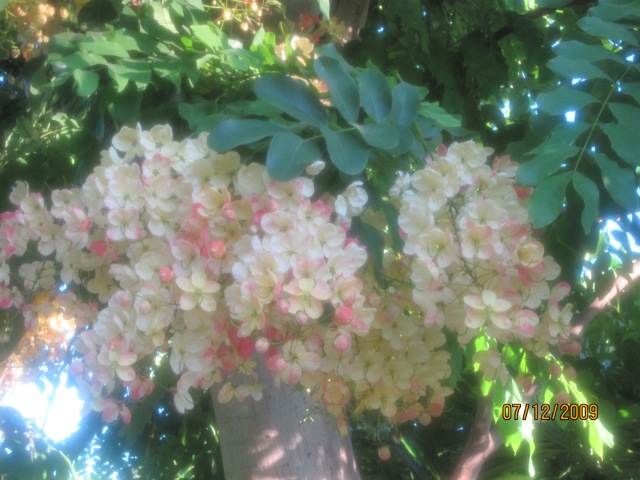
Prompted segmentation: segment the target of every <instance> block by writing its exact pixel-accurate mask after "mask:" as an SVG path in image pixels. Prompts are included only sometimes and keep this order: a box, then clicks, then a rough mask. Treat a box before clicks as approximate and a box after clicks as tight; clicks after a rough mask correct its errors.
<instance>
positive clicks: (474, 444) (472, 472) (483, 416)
mask: <svg viewBox="0 0 640 480" xmlns="http://www.w3.org/2000/svg"><path fill="white" fill-rule="evenodd" d="M492 404H493V401H492V399H491V397H478V410H477V412H476V418H475V420H474V422H473V426H472V427H471V431H470V432H469V438H468V439H467V445H466V447H465V449H464V452H463V453H462V456H461V457H460V460H459V461H458V465H457V467H456V470H455V472H454V473H453V476H452V477H451V478H452V479H455V480H475V479H476V478H478V475H479V474H480V470H481V469H482V466H483V465H484V462H485V461H486V460H487V458H489V456H491V454H492V453H493V452H495V451H496V450H497V449H498V448H499V447H500V444H501V442H502V441H501V440H500V435H499V434H498V431H497V429H496V428H495V427H494V426H493V414H492V410H491V409H492V406H493V405H492Z"/></svg>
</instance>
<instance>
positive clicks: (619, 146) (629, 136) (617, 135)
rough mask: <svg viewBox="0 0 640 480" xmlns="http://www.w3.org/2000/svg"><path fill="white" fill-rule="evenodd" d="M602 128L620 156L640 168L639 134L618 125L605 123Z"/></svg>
mask: <svg viewBox="0 0 640 480" xmlns="http://www.w3.org/2000/svg"><path fill="white" fill-rule="evenodd" d="M600 128H602V130H604V133H606V134H607V137H609V140H610V141H611V146H612V147H613V149H614V150H615V152H616V153H617V154H618V156H619V157H620V158H621V159H622V160H624V161H625V162H627V163H628V164H629V165H631V166H633V167H638V166H640V143H638V132H637V131H634V130H631V129H630V128H627V127H626V126H625V125H621V124H616V123H604V124H601V125H600Z"/></svg>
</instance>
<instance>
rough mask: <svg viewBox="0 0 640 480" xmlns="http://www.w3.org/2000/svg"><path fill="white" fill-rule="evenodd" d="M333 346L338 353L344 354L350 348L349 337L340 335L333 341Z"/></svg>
mask: <svg viewBox="0 0 640 480" xmlns="http://www.w3.org/2000/svg"><path fill="white" fill-rule="evenodd" d="M333 346H334V347H335V349H336V350H338V351H339V352H346V351H347V350H349V349H350V348H351V336H349V335H346V334H344V333H341V334H340V335H338V336H337V337H336V338H335V340H334V341H333Z"/></svg>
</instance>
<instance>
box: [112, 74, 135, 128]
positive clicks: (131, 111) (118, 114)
mask: <svg viewBox="0 0 640 480" xmlns="http://www.w3.org/2000/svg"><path fill="white" fill-rule="evenodd" d="M141 100H142V92H139V91H138V90H137V89H136V87H135V85H134V84H133V83H129V85H128V86H127V88H126V89H125V90H124V92H123V93H121V94H118V95H116V96H115V98H114V99H113V100H112V101H111V103H110V104H109V105H108V107H107V110H108V111H109V115H110V116H111V118H112V119H113V120H115V121H116V122H120V123H133V122H135V121H137V120H138V118H139V116H140V101H141Z"/></svg>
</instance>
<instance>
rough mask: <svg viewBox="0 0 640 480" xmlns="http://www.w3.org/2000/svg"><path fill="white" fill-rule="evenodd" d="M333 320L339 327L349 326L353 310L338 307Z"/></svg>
mask: <svg viewBox="0 0 640 480" xmlns="http://www.w3.org/2000/svg"><path fill="white" fill-rule="evenodd" d="M334 318H335V320H336V323H337V324H339V325H349V324H350V323H351V320H352V319H353V308H351V307H347V306H342V307H338V308H337V309H336V313H335V315H334Z"/></svg>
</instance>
